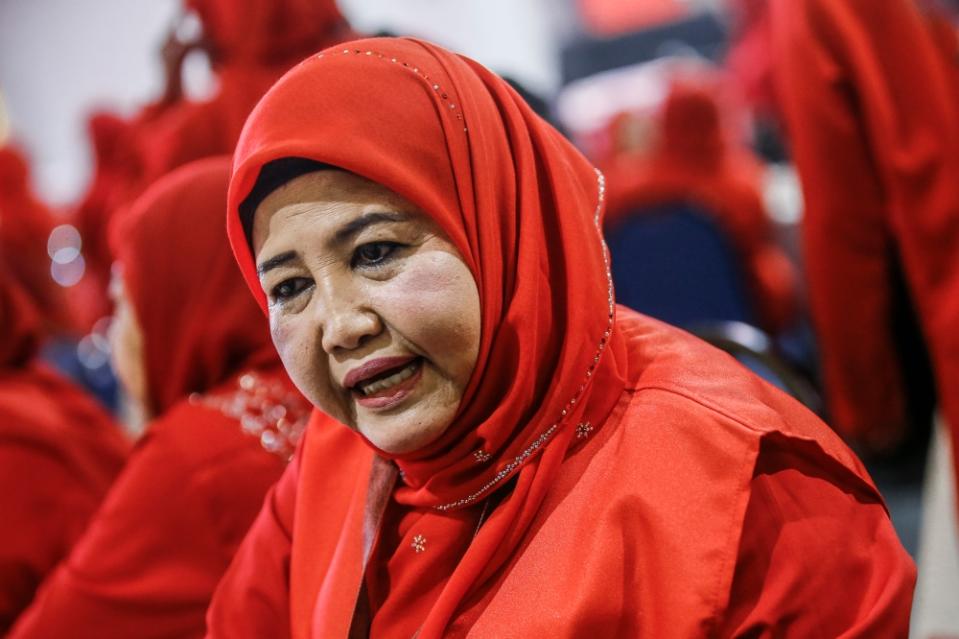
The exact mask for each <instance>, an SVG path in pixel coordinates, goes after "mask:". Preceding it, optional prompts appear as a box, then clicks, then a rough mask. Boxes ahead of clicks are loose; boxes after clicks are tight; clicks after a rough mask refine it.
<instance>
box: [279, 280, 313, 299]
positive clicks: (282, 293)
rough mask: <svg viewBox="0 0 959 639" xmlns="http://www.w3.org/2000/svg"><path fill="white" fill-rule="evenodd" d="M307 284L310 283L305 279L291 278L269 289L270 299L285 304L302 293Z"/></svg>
mask: <svg viewBox="0 0 959 639" xmlns="http://www.w3.org/2000/svg"><path fill="white" fill-rule="evenodd" d="M309 284H310V281H309V280H308V279H306V278H305V277H291V278H289V279H286V280H283V281H282V282H280V283H279V284H277V285H276V286H274V287H273V288H272V289H270V298H271V299H272V300H273V301H274V302H280V303H282V302H285V301H287V300H290V299H293V298H294V297H296V296H297V295H299V294H300V293H302V292H303V291H304V290H306V288H307V287H308V286H309Z"/></svg>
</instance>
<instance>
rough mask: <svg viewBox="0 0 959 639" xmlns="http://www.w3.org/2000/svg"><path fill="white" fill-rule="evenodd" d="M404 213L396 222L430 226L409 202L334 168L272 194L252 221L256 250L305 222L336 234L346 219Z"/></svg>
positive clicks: (309, 176)
mask: <svg viewBox="0 0 959 639" xmlns="http://www.w3.org/2000/svg"><path fill="white" fill-rule="evenodd" d="M372 210H378V211H381V212H402V213H405V214H407V215H405V216H403V217H402V219H397V220H396V221H403V222H411V223H416V222H418V221H419V222H421V223H429V221H428V220H426V218H425V216H423V215H422V214H421V213H420V211H419V210H418V209H417V208H416V207H415V206H414V205H413V204H411V203H410V202H408V201H406V200H405V199H403V198H402V197H401V196H399V195H397V194H396V193H394V192H393V191H391V190H389V189H388V188H386V187H384V186H382V185H380V184H377V183H376V182H373V181H371V180H368V179H366V178H363V177H361V176H358V175H355V174H353V173H349V172H346V171H340V170H335V169H330V170H322V171H316V172H312V173H307V174H305V175H301V176H298V177H296V178H294V179H292V180H290V181H289V182H287V183H286V184H284V185H282V186H280V187H279V188H277V189H276V190H275V191H273V192H272V193H270V194H269V195H268V196H267V197H266V198H265V199H264V200H263V201H262V202H261V203H260V205H259V206H258V207H257V209H256V213H255V214H254V219H253V238H252V239H253V248H254V252H258V251H259V249H260V248H261V247H262V246H263V244H264V243H265V241H266V238H267V237H269V236H270V235H271V234H272V233H275V232H282V231H283V230H284V228H285V227H299V226H300V225H302V224H304V223H308V224H310V225H311V226H313V227H314V228H315V229H316V230H317V231H320V232H325V231H333V230H334V229H335V227H336V226H337V225H339V224H343V223H345V222H346V221H347V220H345V219H344V218H351V217H355V216H359V215H362V214H364V213H369V212H370V211H372Z"/></svg>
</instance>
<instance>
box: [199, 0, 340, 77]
mask: <svg viewBox="0 0 959 639" xmlns="http://www.w3.org/2000/svg"><path fill="white" fill-rule="evenodd" d="M185 4H186V6H187V8H188V9H192V10H193V11H195V12H196V13H197V15H199V16H200V20H201V21H202V22H203V30H204V33H205V35H206V37H207V40H208V41H209V45H210V46H211V47H212V50H213V56H214V58H215V59H216V61H217V62H246V63H259V64H283V63H291V62H295V61H297V60H299V59H301V58H302V57H303V56H305V55H309V54H310V53H312V52H313V51H316V50H317V48H318V47H317V44H318V43H321V46H322V44H323V43H327V42H330V41H331V39H332V38H337V39H342V36H341V35H340V32H341V31H346V30H347V29H348V28H349V27H348V26H347V24H346V20H344V19H343V15H342V14H341V13H340V10H339V9H338V8H337V7H336V2H334V1H333V0H240V1H237V0H186V2H185Z"/></svg>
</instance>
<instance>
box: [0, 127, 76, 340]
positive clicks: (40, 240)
mask: <svg viewBox="0 0 959 639" xmlns="http://www.w3.org/2000/svg"><path fill="white" fill-rule="evenodd" d="M55 224H56V222H55V220H54V217H53V213H52V212H51V211H50V209H49V208H47V206H46V205H44V204H43V203H42V202H41V201H40V200H39V199H38V198H37V196H36V194H35V193H34V192H33V189H32V187H31V185H30V169H29V166H28V164H27V160H26V158H25V157H24V155H23V153H22V152H21V151H20V150H19V149H17V148H15V147H13V146H9V145H8V146H3V147H0V247H2V251H3V254H4V255H3V265H4V268H7V269H9V271H10V273H11V274H12V275H13V277H14V278H15V279H16V280H17V281H18V282H19V283H20V285H21V287H22V288H23V291H24V292H25V293H27V294H28V295H29V296H30V297H31V298H32V299H33V301H34V303H35V304H36V307H37V311H38V312H39V313H40V317H41V319H42V321H43V322H44V323H45V324H46V325H47V328H61V327H63V324H64V318H63V313H62V304H61V299H62V296H61V290H60V288H59V287H58V286H57V284H56V283H55V282H54V281H53V278H52V277H51V276H50V257H49V256H48V254H47V239H48V238H49V237H50V231H52V230H53V227H54V226H55Z"/></svg>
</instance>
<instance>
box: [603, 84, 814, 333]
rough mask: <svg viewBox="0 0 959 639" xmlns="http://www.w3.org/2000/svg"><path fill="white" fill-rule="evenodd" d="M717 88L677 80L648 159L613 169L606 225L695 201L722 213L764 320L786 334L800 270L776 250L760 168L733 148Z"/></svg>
mask: <svg viewBox="0 0 959 639" xmlns="http://www.w3.org/2000/svg"><path fill="white" fill-rule="evenodd" d="M723 129H724V127H723V125H722V122H721V114H720V110H719V104H718V100H717V96H716V95H715V91H714V90H711V89H710V88H709V87H708V86H707V83H706V81H700V82H692V81H684V80H680V81H677V82H676V83H675V84H674V85H673V87H672V88H671V90H670V93H669V96H668V98H667V99H666V103H665V104H664V105H663V108H662V110H661V113H660V117H659V135H658V138H657V140H656V142H655V143H654V146H653V149H652V152H651V154H650V155H648V156H645V155H644V156H640V157H636V156H635V154H633V155H630V154H623V155H621V156H620V157H619V158H616V157H614V158H612V161H611V162H610V166H609V167H608V170H607V171H606V173H607V179H608V181H609V196H608V207H607V215H606V228H607V230H608V232H609V233H615V232H616V225H617V224H618V223H619V222H621V221H622V220H623V219H624V217H626V216H628V215H629V214H631V213H633V212H635V211H637V210H640V211H641V210H642V209H643V208H644V207H654V206H658V205H661V204H669V203H680V202H693V203H695V204H697V205H699V206H700V207H702V208H703V209H704V210H706V211H707V212H708V213H710V214H712V215H714V216H715V217H716V218H717V220H718V222H719V224H720V225H721V227H722V228H723V229H724V230H725V231H726V232H727V233H728V236H729V239H730V240H731V241H732V243H733V245H734V246H735V247H736V249H737V250H738V252H739V255H740V257H741V258H742V267H743V268H742V270H743V272H744V273H745V274H746V276H747V277H748V279H749V281H748V283H747V284H748V288H749V290H750V292H751V293H752V299H753V302H754V305H755V311H756V316H757V317H758V318H759V319H760V320H761V322H762V325H763V328H765V329H766V330H768V331H771V332H774V333H775V332H778V331H780V330H783V329H785V328H789V326H790V324H791V323H792V322H794V321H795V320H796V312H797V308H796V307H797V290H796V288H797V284H796V273H795V268H794V267H793V265H792V263H791V262H790V261H789V258H788V257H786V255H785V253H784V251H783V250H782V249H781V248H779V247H778V246H777V245H776V241H775V238H774V237H773V228H772V224H771V221H770V219H769V216H768V215H767V213H766V210H765V207H764V205H763V202H762V198H761V196H760V193H759V188H758V171H757V168H758V163H757V162H756V160H755V159H754V158H751V157H749V156H748V155H747V151H746V150H745V149H736V148H731V147H730V145H729V144H728V143H727V140H726V135H725V133H724V130H723Z"/></svg>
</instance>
